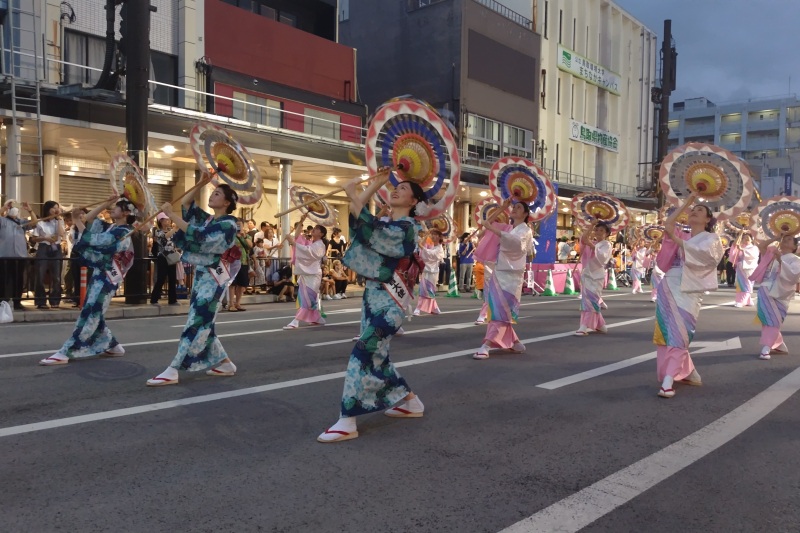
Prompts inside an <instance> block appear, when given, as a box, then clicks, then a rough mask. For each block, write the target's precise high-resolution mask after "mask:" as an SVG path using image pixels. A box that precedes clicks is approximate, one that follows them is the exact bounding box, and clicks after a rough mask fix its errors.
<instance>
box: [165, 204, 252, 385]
mask: <svg viewBox="0 0 800 533" xmlns="http://www.w3.org/2000/svg"><path fill="white" fill-rule="evenodd" d="M183 219H184V220H185V221H186V222H187V223H188V224H189V227H188V228H187V229H186V231H185V232H184V231H178V232H177V233H175V236H174V237H173V238H172V240H173V242H174V243H175V246H176V247H177V248H180V249H181V250H183V258H182V261H183V262H184V263H189V264H192V265H195V276H194V283H193V284H192V296H191V300H190V301H189V316H188V318H187V320H186V326H185V327H184V328H183V333H181V339H180V343H179V344H178V353H177V354H176V355H175V358H174V359H173V360H172V363H171V364H170V366H171V367H172V368H177V369H181V368H182V369H184V370H190V371H193V372H195V371H198V370H205V369H209V368H212V367H215V366H217V365H218V364H219V363H221V362H222V361H223V360H224V359H225V358H227V357H228V354H226V353H225V349H224V348H223V347H222V343H221V342H220V341H219V339H218V338H217V334H216V333H215V332H214V320H215V318H216V316H217V310H218V309H219V305H220V298H221V297H222V294H223V293H224V292H225V289H226V288H227V286H228V283H224V284H223V285H222V286H220V284H219V283H218V282H217V280H216V279H215V278H214V276H213V275H212V274H211V271H212V270H213V269H216V268H217V267H219V266H221V265H220V258H221V257H222V254H224V253H225V251H226V250H227V249H228V248H230V247H231V246H233V243H234V240H235V239H236V232H237V228H236V218H234V217H233V216H231V215H225V216H222V217H219V218H217V219H214V215H211V214H209V213H206V212H205V211H203V210H202V209H200V208H199V207H197V205H195V203H194V202H192V205H191V206H189V209H186V208H183Z"/></svg>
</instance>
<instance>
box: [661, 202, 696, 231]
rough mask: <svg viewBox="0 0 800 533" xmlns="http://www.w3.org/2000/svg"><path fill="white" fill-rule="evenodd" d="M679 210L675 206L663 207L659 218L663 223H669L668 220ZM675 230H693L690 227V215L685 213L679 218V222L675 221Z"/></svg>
mask: <svg viewBox="0 0 800 533" xmlns="http://www.w3.org/2000/svg"><path fill="white" fill-rule="evenodd" d="M676 209H678V208H677V207H675V206H674V205H665V206H664V207H662V208H661V209H660V210H659V212H658V218H659V219H661V223H662V224H663V223H664V222H666V221H667V219H668V218H669V217H670V215H672V213H674V212H675V210H676ZM675 228H676V229H678V230H680V231H690V230H691V229H692V228H690V227H689V213H688V212H686V211H684V212H683V213H681V216H679V217H678V220H676V221H675Z"/></svg>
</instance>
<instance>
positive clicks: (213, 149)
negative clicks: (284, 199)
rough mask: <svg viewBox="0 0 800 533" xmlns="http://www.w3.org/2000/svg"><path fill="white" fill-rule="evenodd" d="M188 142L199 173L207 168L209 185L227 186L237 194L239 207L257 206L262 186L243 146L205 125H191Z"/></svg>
mask: <svg viewBox="0 0 800 533" xmlns="http://www.w3.org/2000/svg"><path fill="white" fill-rule="evenodd" d="M189 139H190V141H191V145H192V153H193V154H194V158H195V160H196V161H197V165H198V166H199V167H200V168H201V169H202V170H208V169H209V167H210V168H211V174H212V176H214V180H213V181H212V182H211V183H212V185H214V186H216V185H219V184H220V183H227V184H228V185H230V186H231V188H232V189H233V190H234V191H236V194H238V195H239V200H238V203H239V204H242V205H253V204H256V203H258V201H259V200H260V199H261V194H262V192H263V189H264V187H263V185H262V183H261V176H260V174H259V173H258V168H257V167H256V164H255V162H254V161H253V159H252V158H251V157H250V154H249V153H247V149H246V148H245V147H244V146H242V145H241V144H239V142H238V141H237V140H236V139H234V138H233V137H232V136H231V135H230V134H229V133H228V132H227V131H225V130H224V129H222V128H220V127H219V126H216V125H214V124H210V123H208V122H200V123H198V124H195V126H194V127H193V128H192V131H191V133H190V134H189Z"/></svg>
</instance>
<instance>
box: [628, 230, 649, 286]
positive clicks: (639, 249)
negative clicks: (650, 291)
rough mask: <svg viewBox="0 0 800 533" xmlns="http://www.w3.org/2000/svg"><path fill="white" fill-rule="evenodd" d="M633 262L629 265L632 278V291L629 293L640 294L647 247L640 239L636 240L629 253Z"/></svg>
mask: <svg viewBox="0 0 800 533" xmlns="http://www.w3.org/2000/svg"><path fill="white" fill-rule="evenodd" d="M631 255H632V259H633V264H632V265H631V277H632V278H633V291H631V294H642V293H643V292H644V290H642V279H644V277H645V265H644V263H645V259H646V258H647V248H646V247H645V246H644V243H642V241H641V240H639V241H636V243H635V244H634V245H633V251H632V253H631Z"/></svg>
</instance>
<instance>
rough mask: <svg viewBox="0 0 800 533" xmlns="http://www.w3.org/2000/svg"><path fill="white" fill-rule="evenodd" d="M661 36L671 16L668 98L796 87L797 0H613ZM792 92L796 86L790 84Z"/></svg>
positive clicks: (799, 79) (735, 95) (748, 94)
mask: <svg viewBox="0 0 800 533" xmlns="http://www.w3.org/2000/svg"><path fill="white" fill-rule="evenodd" d="M617 4H619V5H620V7H622V8H623V9H625V10H626V11H627V12H629V13H630V14H631V15H633V16H634V17H636V18H637V19H639V20H640V21H642V22H643V23H644V24H645V25H646V26H647V27H649V28H650V29H651V30H653V31H655V32H656V33H657V34H658V36H659V38H662V37H663V33H664V19H671V20H672V34H673V38H674V39H675V44H676V48H677V50H678V88H677V90H676V91H675V93H673V98H672V99H673V101H678V100H682V99H685V98H693V97H698V96H707V97H708V98H710V99H711V100H713V101H715V102H718V101H719V102H721V101H730V100H741V99H744V98H756V97H765V96H776V95H785V94H788V93H789V77H790V76H792V86H793V87H795V88H796V87H800V55H798V54H796V53H794V49H795V48H796V47H797V44H798V43H797V37H796V32H797V30H796V28H795V26H796V24H797V21H798V20H800V2H798V1H797V0H763V1H762V2H760V3H759V4H758V6H757V7H756V6H755V4H754V3H753V2H752V0H750V1H745V0H669V1H664V0H617ZM792 92H796V89H793V90H792Z"/></svg>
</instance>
